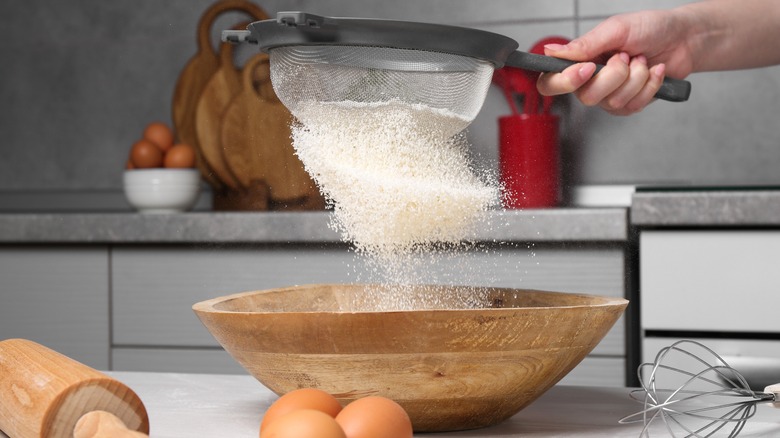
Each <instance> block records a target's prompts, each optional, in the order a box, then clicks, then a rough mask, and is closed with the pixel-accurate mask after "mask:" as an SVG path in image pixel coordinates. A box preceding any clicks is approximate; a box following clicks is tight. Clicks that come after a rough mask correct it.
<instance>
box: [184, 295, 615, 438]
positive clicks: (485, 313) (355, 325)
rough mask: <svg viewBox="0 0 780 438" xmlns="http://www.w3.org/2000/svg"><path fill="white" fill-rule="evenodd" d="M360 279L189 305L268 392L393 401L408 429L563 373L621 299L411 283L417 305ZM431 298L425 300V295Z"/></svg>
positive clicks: (493, 415)
mask: <svg viewBox="0 0 780 438" xmlns="http://www.w3.org/2000/svg"><path fill="white" fill-rule="evenodd" d="M381 293H389V292H388V291H385V290H382V289H381V288H379V289H378V288H377V287H375V286H367V285H359V284H355V285H309V286H296V287H290V288H283V289H272V290H268V291H255V292H246V293H242V294H236V295H231V296H228V297H221V298H215V299H213V300H208V301H204V302H201V303H198V304H195V305H194V306H193V310H194V311H195V313H196V314H197V315H198V317H199V318H200V319H201V321H202V322H203V323H204V325H205V326H206V327H207V328H208V329H209V331H210V332H211V334H212V335H213V336H214V337H215V338H216V339H217V341H219V342H220V344H222V346H223V347H224V348H225V350H226V351H228V353H230V354H231V355H232V356H233V358H234V359H236V360H237V361H238V362H239V363H240V364H241V365H242V366H243V367H244V368H245V369H246V370H247V371H249V373H250V374H252V375H253V376H255V377H256V378H257V379H258V380H259V381H260V382H262V383H263V384H264V385H266V386H267V387H268V388H270V389H271V390H273V391H274V392H276V393H278V394H283V393H286V392H288V391H290V390H293V389H296V388H300V387H315V388H320V389H323V390H325V391H327V392H329V393H331V394H334V395H336V397H337V398H338V399H339V400H340V401H341V402H342V403H348V402H350V401H352V400H354V399H356V398H359V397H363V396H366V395H382V396H385V397H389V398H391V399H393V400H395V401H397V402H398V403H399V404H401V406H403V407H404V408H405V409H406V411H407V412H408V413H409V416H410V417H411V419H412V424H413V426H414V429H415V431H418V432H422V431H428V432H431V431H450V430H462V429H474V428H479V427H484V426H488V425H493V424H497V423H499V422H502V421H504V420H505V419H507V418H509V417H511V416H512V415H514V414H515V413H517V412H518V411H519V410H521V409H522V408H524V407H525V406H527V405H528V404H530V403H531V402H533V401H534V400H536V399H537V398H538V397H539V396H540V395H542V394H543V393H544V392H545V391H547V389H549V388H550V387H552V386H553V385H555V383H557V382H558V381H559V380H560V379H561V378H563V377H564V376H565V375H566V374H567V373H569V371H571V370H572V369H573V368H574V367H575V366H576V365H577V364H578V363H579V362H580V361H581V360H582V359H584V358H585V356H586V355H587V354H588V353H589V352H590V351H591V350H592V349H593V348H594V347H595V346H596V344H598V343H599V342H600V341H601V339H602V338H603V337H604V335H605V334H606V333H607V332H608V331H609V329H610V328H611V327H612V326H613V325H614V324H615V322H616V321H617V320H618V318H619V317H620V315H622V313H623V311H624V309H625V307H626V305H627V304H628V302H627V301H626V300H624V299H622V298H608V297H598V296H590V295H578V294H565V293H555V292H543V291H532V290H519V289H487V290H483V291H482V292H480V293H475V292H474V291H473V289H470V288H457V287H441V286H440V287H436V286H431V287H415V288H410V289H409V290H408V291H405V293H406V294H410V295H415V294H416V295H419V297H414V298H415V299H416V298H419V299H420V302H426V300H427V304H425V305H422V306H421V307H419V308H418V309H419V310H410V311H391V310H387V309H381V308H377V307H376V305H375V304H374V303H375V302H376V294H381ZM432 298H433V299H432Z"/></svg>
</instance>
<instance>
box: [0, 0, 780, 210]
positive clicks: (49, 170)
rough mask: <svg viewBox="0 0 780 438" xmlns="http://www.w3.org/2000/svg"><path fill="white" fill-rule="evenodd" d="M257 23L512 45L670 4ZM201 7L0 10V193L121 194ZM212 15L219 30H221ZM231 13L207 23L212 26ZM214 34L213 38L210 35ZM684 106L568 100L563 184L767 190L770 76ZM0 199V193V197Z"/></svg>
mask: <svg viewBox="0 0 780 438" xmlns="http://www.w3.org/2000/svg"><path fill="white" fill-rule="evenodd" d="M256 3H257V4H258V5H260V6H262V7H263V8H264V9H266V11H268V12H269V14H272V15H273V14H275V13H276V12H277V11H280V10H307V11H310V12H314V13H319V14H323V15H334V16H363V17H369V16H373V17H377V18H386V19H404V20H417V21H430V22H437V23H446V24H456V25H465V26H471V27H476V28H480V29H485V30H490V31H495V32H499V33H503V34H506V35H508V36H510V37H512V38H515V39H516V40H517V41H518V42H519V43H520V49H521V50H528V49H530V47H531V46H532V45H533V44H534V43H535V42H536V41H538V40H539V39H541V38H543V37H547V36H551V35H560V36H564V37H568V38H572V37H575V36H577V35H578V34H581V33H583V32H585V31H587V30H588V29H590V28H591V27H592V26H594V25H595V24H597V23H598V22H599V21H601V20H602V19H604V18H605V17H607V16H609V15H611V14H614V13H618V12H624V11H629V10H636V9H643V8H649V7H655V8H667V7H673V6H675V5H679V4H682V3H684V2H682V1H671V0H667V1H650V0H645V1H639V0H634V1H622V2H614V1H607V0H568V1H554V2H549V1H543V0H525V1H520V0H489V1H477V0H399V1H396V2H366V1H359V0H297V1H283V0H265V1H260V0H256ZM210 4H211V2H210V1H208V0H166V1H156V0H132V1H130V0H125V1H112V2H105V1H99V0H89V1H81V0H79V1H75V0H66V1H60V2H51V1H46V0H29V1H24V2H3V3H2V5H0V59H3V62H2V67H0V102H2V107H0V134H1V135H2V138H0V157H2V158H0V195H2V194H3V193H5V194H6V195H7V194H9V193H11V194H17V195H18V193H19V192H28V193H31V192H55V193H56V192H62V191H66V192H81V191H83V192H95V191H97V192H121V186H122V180H121V172H122V170H123V168H124V164H125V160H126V158H127V152H128V150H129V147H130V145H131V144H132V143H133V142H134V141H135V140H136V139H137V138H138V137H139V133H140V132H141V130H142V129H143V127H144V126H145V125H146V124H147V123H148V122H150V121H152V120H162V121H165V122H167V123H170V117H171V116H170V114H171V98H172V94H173V89H174V85H175V83H176V80H177V77H178V74H179V72H180V71H181V69H182V68H183V67H184V65H185V64H186V62H187V61H188V60H189V58H190V57H191V56H193V54H194V53H195V50H196V45H195V29H196V25H197V22H198V19H199V17H200V14H201V13H202V12H203V11H204V10H205V9H206V8H207V7H208V6H209V5H210ZM223 20H224V21H223ZM235 21H236V20H235V17H233V19H232V21H231V18H225V19H222V20H220V21H218V22H217V25H216V26H215V27H225V26H229V25H231V24H233V22H235ZM218 30H219V29H214V34H215V38H216V35H217V31H218ZM689 80H690V81H691V82H692V83H693V94H692V96H691V100H690V101H689V102H687V103H682V104H671V103H666V102H658V103H656V104H654V105H652V106H651V107H649V108H648V109H647V110H645V111H644V112H643V113H641V114H639V115H635V116H632V117H628V118H622V117H613V116H610V115H607V114H606V113H603V112H601V111H600V110H597V109H590V108H585V107H583V106H582V105H580V104H579V103H578V102H576V101H573V100H572V101H570V102H569V103H568V106H569V109H568V111H567V113H568V115H567V120H566V121H565V122H564V128H565V132H564V133H563V134H564V145H563V152H562V153H563V158H564V165H563V170H564V181H565V183H566V185H567V187H570V186H573V185H600V184H638V183H658V184H728V185H741V184H761V185H774V184H780V171H778V169H780V129H777V128H778V124H777V121H778V117H777V114H778V110H780V103H778V102H780V67H773V68H766V69H760V70H753V71H740V72H723V73H706V74H695V75H693V76H691V77H690V78H689ZM508 112H509V108H508V106H507V105H506V103H505V102H504V98H503V96H502V95H501V93H500V92H499V91H498V90H497V89H493V90H491V92H490V93H489V96H488V100H487V101H486V103H485V106H484V108H483V111H482V113H481V114H480V115H479V117H478V118H477V120H476V121H475V122H474V124H473V126H472V127H471V128H470V136H471V139H472V143H473V147H474V151H475V153H476V154H477V156H478V157H479V160H480V162H481V163H482V164H484V165H487V166H495V165H496V160H497V145H496V143H497V118H498V117H499V116H501V115H504V114H507V113H508ZM7 199H10V198H7Z"/></svg>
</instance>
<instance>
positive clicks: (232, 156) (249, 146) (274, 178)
mask: <svg viewBox="0 0 780 438" xmlns="http://www.w3.org/2000/svg"><path fill="white" fill-rule="evenodd" d="M258 71H259V72H260V73H258ZM258 79H259V83H260V85H259V89H258V90H257V91H256V89H255V82H256V81H258ZM291 123H292V115H291V114H290V112H289V110H287V108H286V107H285V106H284V105H283V104H282V103H281V102H280V101H279V99H278V98H277V97H276V95H275V94H274V92H273V88H272V87H271V82H270V70H269V59H268V55H266V54H262V53H261V54H258V55H255V56H254V57H253V58H252V59H250V60H249V61H248V62H247V63H246V65H245V66H244V70H243V72H242V91H241V92H240V93H238V94H237V95H236V96H235V98H234V99H233V101H231V102H230V104H229V105H228V108H227V109H226V110H225V114H224V117H223V122H222V136H221V139H222V141H221V143H222V152H223V154H224V158H225V162H226V163H227V165H228V168H229V169H230V170H231V171H232V172H233V175H234V176H235V177H236V179H237V180H238V181H239V182H240V184H241V185H242V186H243V187H249V186H250V185H251V184H252V183H253V181H264V182H265V183H266V184H267V185H268V189H269V196H270V198H271V200H273V201H277V202H278V201H292V200H297V199H305V198H307V197H310V196H314V195H317V194H318V193H319V191H318V189H317V188H316V186H315V184H314V182H313V181H312V180H311V177H309V174H308V173H306V170H305V169H304V168H303V164H302V163H301V162H300V160H299V159H298V157H297V156H296V155H295V151H294V149H293V146H292V140H291V138H290V136H291V132H290V124H291Z"/></svg>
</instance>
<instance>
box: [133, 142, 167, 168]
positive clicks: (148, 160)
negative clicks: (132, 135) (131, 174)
mask: <svg viewBox="0 0 780 438" xmlns="http://www.w3.org/2000/svg"><path fill="white" fill-rule="evenodd" d="M130 161H131V162H132V163H133V166H134V167H135V168H138V169H147V168H150V167H160V166H162V164H163V152H162V151H161V150H160V148H158V147H157V146H156V145H155V144H154V143H152V142H150V141H149V140H146V139H143V140H138V141H137V142H135V144H134V145H133V147H132V148H131V149H130Z"/></svg>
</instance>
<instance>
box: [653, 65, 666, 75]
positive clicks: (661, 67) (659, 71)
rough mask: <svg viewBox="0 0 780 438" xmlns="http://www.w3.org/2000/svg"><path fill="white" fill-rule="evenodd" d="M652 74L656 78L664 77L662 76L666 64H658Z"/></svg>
mask: <svg viewBox="0 0 780 438" xmlns="http://www.w3.org/2000/svg"><path fill="white" fill-rule="evenodd" d="M653 74H654V75H655V76H656V77H658V78H662V77H664V74H666V64H658V65H656V66H655V67H653Z"/></svg>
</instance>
